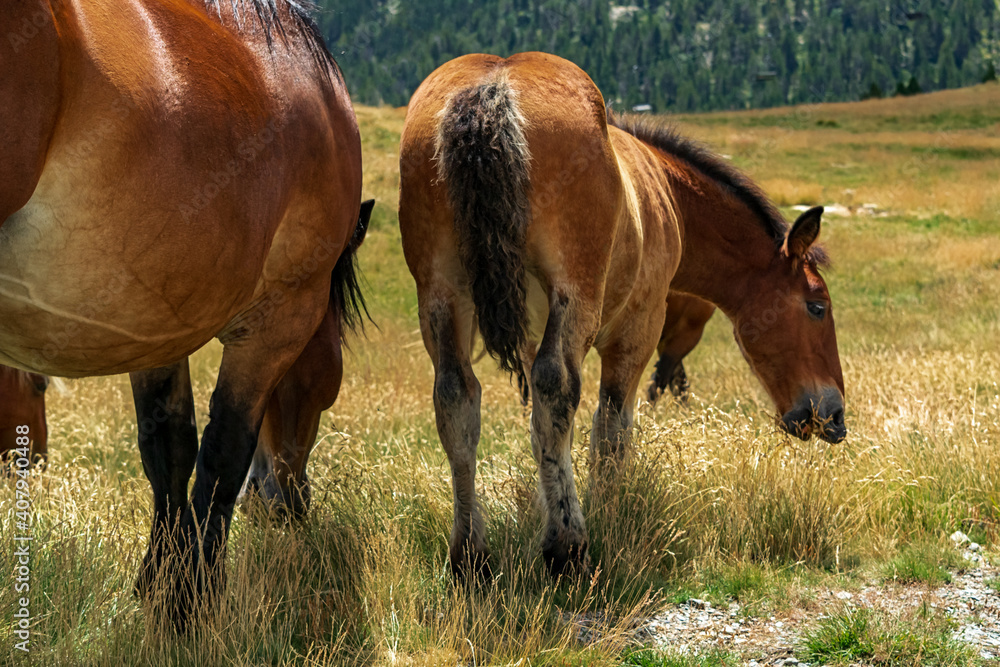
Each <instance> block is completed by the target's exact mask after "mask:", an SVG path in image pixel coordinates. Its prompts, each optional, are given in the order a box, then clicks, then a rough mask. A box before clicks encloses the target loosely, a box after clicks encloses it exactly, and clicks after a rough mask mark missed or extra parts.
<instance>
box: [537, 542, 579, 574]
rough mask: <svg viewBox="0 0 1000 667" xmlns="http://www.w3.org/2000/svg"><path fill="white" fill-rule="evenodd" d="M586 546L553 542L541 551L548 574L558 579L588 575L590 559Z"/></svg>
mask: <svg viewBox="0 0 1000 667" xmlns="http://www.w3.org/2000/svg"><path fill="white" fill-rule="evenodd" d="M587 548H588V545H587V543H586V542H584V543H583V544H568V545H567V544H562V543H559V542H554V543H552V544H549V545H547V546H546V547H544V548H543V549H542V556H544V558H545V564H546V565H547V566H548V569H549V574H551V575H552V576H553V577H555V578H559V577H583V576H589V575H590V557H589V555H588V554H587Z"/></svg>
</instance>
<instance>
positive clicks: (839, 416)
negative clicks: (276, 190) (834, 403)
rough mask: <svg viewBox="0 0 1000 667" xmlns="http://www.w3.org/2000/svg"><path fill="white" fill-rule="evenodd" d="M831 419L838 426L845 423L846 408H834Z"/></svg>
mask: <svg viewBox="0 0 1000 667" xmlns="http://www.w3.org/2000/svg"><path fill="white" fill-rule="evenodd" d="M830 420H831V421H832V422H833V423H834V424H837V425H838V426H839V425H840V424H843V423H844V408H838V409H836V410H834V411H833V413H832V414H831V415H830Z"/></svg>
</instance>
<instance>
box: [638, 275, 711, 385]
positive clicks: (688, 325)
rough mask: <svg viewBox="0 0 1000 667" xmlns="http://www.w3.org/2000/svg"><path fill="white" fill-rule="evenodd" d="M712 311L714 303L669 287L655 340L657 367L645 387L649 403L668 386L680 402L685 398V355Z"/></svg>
mask: <svg viewBox="0 0 1000 667" xmlns="http://www.w3.org/2000/svg"><path fill="white" fill-rule="evenodd" d="M714 314H715V306H714V305H713V304H711V303H709V302H708V301H705V300H703V299H699V298H698V297H696V296H691V295H690V294H683V293H681V292H674V291H671V292H670V294H669V295H667V317H666V320H665V321H664V323H663V332H662V333H661V334H660V342H659V343H657V344H656V354H657V360H656V367H655V368H654V370H653V378H652V380H651V381H650V383H649V389H647V392H646V394H647V397H648V398H649V402H650V403H656V401H657V400H658V399H659V398H660V396H661V395H662V394H663V391H664V390H665V389H666V388H667V387H670V393H671V394H673V396H674V398H676V399H678V400H679V401H681V402H682V403H687V399H688V388H689V385H688V378H687V372H686V371H685V370H684V357H686V356H687V355H689V354H690V353H691V350H693V349H694V348H695V347H696V346H697V345H698V342H699V341H700V340H701V336H702V334H704V333H705V325H706V324H708V321H709V320H710V319H712V315H714Z"/></svg>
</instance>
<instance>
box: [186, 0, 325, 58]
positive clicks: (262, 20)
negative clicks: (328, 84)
mask: <svg viewBox="0 0 1000 667" xmlns="http://www.w3.org/2000/svg"><path fill="white" fill-rule="evenodd" d="M204 2H205V4H206V6H207V7H208V9H209V11H212V12H214V13H215V14H216V15H217V16H219V18H220V19H221V18H222V6H223V5H228V6H229V8H230V11H231V12H232V14H233V19H234V20H235V21H236V24H237V26H238V27H239V28H241V29H242V28H244V27H245V26H246V22H247V21H248V20H253V21H255V22H256V23H257V25H258V26H259V27H260V29H261V30H263V31H264V37H265V39H266V40H267V46H268V48H273V47H274V37H275V35H277V36H278V37H279V38H280V39H281V40H282V41H283V42H285V43H286V44H287V43H288V41H289V37H290V36H291V37H296V36H300V37H301V38H302V39H303V41H304V43H305V45H306V48H308V49H309V53H310V54H311V55H312V57H313V59H314V60H315V61H316V65H317V66H319V68H320V69H321V70H323V72H324V74H326V75H329V74H330V73H331V72H332V73H334V74H336V76H338V77H340V76H341V74H340V67H339V66H338V65H337V61H336V60H334V58H333V54H331V53H330V50H329V49H328V48H327V47H326V40H325V39H324V38H323V33H322V32H320V29H319V26H317V25H316V21H315V20H313V12H315V11H316V9H317V7H316V5H315V4H313V3H312V2H311V1H310V0H204ZM283 10H284V11H283Z"/></svg>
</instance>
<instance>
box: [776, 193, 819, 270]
mask: <svg viewBox="0 0 1000 667" xmlns="http://www.w3.org/2000/svg"><path fill="white" fill-rule="evenodd" d="M822 217H823V207H822V206H814V207H813V208H811V209H809V210H808V211H806V212H805V213H803V214H802V215H800V216H799V219H798V220H796V221H795V224H794V225H792V228H791V230H789V232H788V236H786V237H785V245H784V247H783V248H782V250H783V251H784V253H785V255H786V256H787V257H791V258H793V259H802V258H803V257H805V256H806V253H807V252H808V251H809V248H810V247H811V246H812V244H813V243H815V242H816V239H818V238H819V227H820V218H822Z"/></svg>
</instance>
